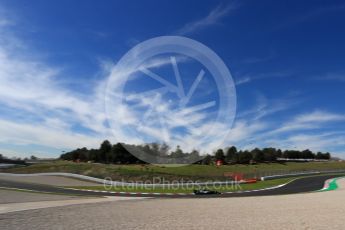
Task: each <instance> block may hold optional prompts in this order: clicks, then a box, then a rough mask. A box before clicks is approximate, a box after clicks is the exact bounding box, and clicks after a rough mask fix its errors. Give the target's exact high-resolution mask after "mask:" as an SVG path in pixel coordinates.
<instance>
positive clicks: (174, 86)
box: [105, 36, 236, 164]
mask: <svg viewBox="0 0 345 230" xmlns="http://www.w3.org/2000/svg"><path fill="white" fill-rule="evenodd" d="M105 105H106V115H107V119H108V123H109V126H110V128H111V130H112V132H113V135H114V137H115V139H116V140H118V142H125V141H126V142H130V143H133V144H136V145H124V147H125V148H126V149H127V150H128V151H129V152H130V153H131V154H133V155H134V156H136V157H137V158H138V159H140V160H143V161H145V162H147V163H152V164H171V163H175V164H190V163H194V162H196V161H198V160H201V159H202V154H203V151H205V152H206V151H212V150H213V149H215V148H217V147H219V146H221V145H222V144H223V143H224V141H225V140H226V138H227V136H228V134H229V132H230V130H231V128H232V124H233V121H234V118H235V113H236V89H235V85H234V81H233V79H232V77H231V74H230V71H229V69H228V68H227V66H226V65H225V64H224V62H223V61H222V60H221V58H220V57H219V56H218V55H217V54H216V53H215V52H213V51H212V50H211V49H209V48H208V47H206V46H205V45H203V44H201V43H199V42H197V41H195V40H192V39H189V38H185V37H179V36H162V37H156V38H153V39H149V40H147V41H144V42H142V43H140V44H138V45H136V46H135V47H133V48H132V49H131V50H129V51H128V52H127V53H126V54H125V55H124V56H123V57H122V58H121V59H120V61H119V62H118V63H117V65H116V66H115V67H114V68H113V69H112V70H111V74H110V77H109V80H108V84H107V89H106V96H105ZM144 143H158V144H161V145H163V146H167V145H169V146H171V147H174V148H176V147H181V148H183V149H184V150H186V151H189V152H193V151H198V153H200V155H199V154H195V155H193V154H190V155H192V157H191V156H190V155H189V156H188V157H186V156H185V155H183V154H180V155H179V154H176V153H175V154H174V155H173V154H169V151H170V150H169V148H168V147H166V148H161V149H160V153H159V154H152V152H150V151H146V150H145V148H137V147H136V146H137V145H138V144H144ZM165 144H166V145H165ZM193 156H194V157H193Z"/></svg>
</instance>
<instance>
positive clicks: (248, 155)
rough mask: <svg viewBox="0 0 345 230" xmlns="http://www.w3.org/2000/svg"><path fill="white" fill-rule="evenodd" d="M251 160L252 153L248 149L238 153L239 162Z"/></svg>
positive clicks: (243, 162)
mask: <svg viewBox="0 0 345 230" xmlns="http://www.w3.org/2000/svg"><path fill="white" fill-rule="evenodd" d="M251 160H252V154H251V153H250V152H249V151H244V152H241V153H240V154H239V163H240V164H249V163H250V161H251Z"/></svg>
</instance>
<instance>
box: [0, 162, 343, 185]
mask: <svg viewBox="0 0 345 230" xmlns="http://www.w3.org/2000/svg"><path fill="white" fill-rule="evenodd" d="M326 169H328V170H329V169H344V170H345V162H310V163H293V162H290V163H286V164H279V163H267V164H266V163H262V164H257V165H224V166H221V167H216V166H213V165H188V166H182V167H167V166H155V165H112V164H91V163H73V162H68V161H55V162H50V163H42V164H37V165H31V166H27V167H17V168H11V169H2V170H0V171H1V172H11V173H40V172H68V173H77V174H82V175H87V176H93V177H98V178H105V177H111V178H112V179H113V180H125V181H146V180H150V181H152V180H153V179H152V178H164V179H165V180H170V181H172V180H181V179H183V180H194V181H195V180H198V181H207V180H226V179H227V178H226V177H224V176H223V174H224V173H225V172H240V173H245V174H246V175H247V176H248V177H254V176H263V175H265V174H266V173H268V174H273V173H276V174H278V173H286V172H294V171H299V172H300V171H307V170H326Z"/></svg>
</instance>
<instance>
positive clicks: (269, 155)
mask: <svg viewBox="0 0 345 230" xmlns="http://www.w3.org/2000/svg"><path fill="white" fill-rule="evenodd" d="M262 152H263V153H264V161H268V162H273V161H276V160H277V150H276V149H275V148H264V149H263V150H262Z"/></svg>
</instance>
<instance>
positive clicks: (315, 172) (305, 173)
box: [261, 169, 345, 181]
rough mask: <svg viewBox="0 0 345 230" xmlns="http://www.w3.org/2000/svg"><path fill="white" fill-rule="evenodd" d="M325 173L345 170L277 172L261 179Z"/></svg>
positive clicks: (344, 171) (343, 171)
mask: <svg viewBox="0 0 345 230" xmlns="http://www.w3.org/2000/svg"><path fill="white" fill-rule="evenodd" d="M323 173H345V170H343V169H341V170H327V171H316V170H315V171H314V170H313V171H304V172H297V173H287V174H277V175H271V176H263V177H261V180H262V181H264V180H273V179H279V178H287V177H294V176H312V175H318V174H323Z"/></svg>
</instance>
